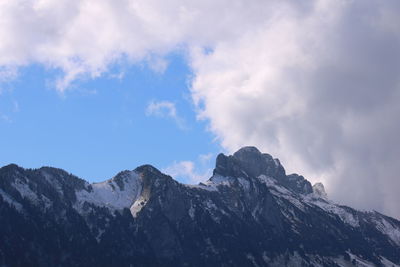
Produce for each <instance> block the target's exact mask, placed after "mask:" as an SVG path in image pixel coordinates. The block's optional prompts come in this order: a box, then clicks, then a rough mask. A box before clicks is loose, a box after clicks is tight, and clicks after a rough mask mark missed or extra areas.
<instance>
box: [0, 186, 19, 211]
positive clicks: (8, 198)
mask: <svg viewBox="0 0 400 267" xmlns="http://www.w3.org/2000/svg"><path fill="white" fill-rule="evenodd" d="M0 195H1V196H2V197H3V200H4V201H5V202H7V203H8V204H10V205H11V206H13V207H15V209H17V210H18V211H19V212H21V211H22V209H23V208H22V205H21V204H20V203H18V202H17V201H15V200H14V199H13V198H12V197H11V196H10V195H9V194H7V193H6V192H4V191H3V190H1V189H0Z"/></svg>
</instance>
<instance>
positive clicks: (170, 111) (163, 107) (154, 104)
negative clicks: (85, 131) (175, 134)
mask: <svg viewBox="0 0 400 267" xmlns="http://www.w3.org/2000/svg"><path fill="white" fill-rule="evenodd" d="M146 115H147V116H156V117H160V118H169V119H172V120H173V121H174V122H175V123H176V125H177V126H178V127H179V128H180V129H182V130H186V129H187V126H186V124H185V120H184V119H183V118H181V117H180V116H179V115H178V112H177V109H176V106H175V103H173V102H170V101H151V102H150V103H149V104H148V105H147V108H146Z"/></svg>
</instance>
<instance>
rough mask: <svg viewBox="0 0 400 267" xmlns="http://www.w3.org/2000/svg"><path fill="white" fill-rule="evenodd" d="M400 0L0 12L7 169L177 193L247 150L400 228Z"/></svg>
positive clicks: (176, 1)
mask: <svg viewBox="0 0 400 267" xmlns="http://www.w3.org/2000/svg"><path fill="white" fill-rule="evenodd" d="M398 14H400V2H399V1H397V0H386V1H381V0H362V1H361V0H310V1H295V0H279V1H278V0H269V1H265V0H254V1H245V0H233V1H232V0H230V1H228V0H212V1H211V0H204V1H194V0H193V1H191V0H171V1H162V0H146V1H145V0H118V1H115V0H99V1H96V2H94V1H89V0H82V1H67V0H57V1H56V0H29V1H28V0H3V1H0V40H1V42H0V147H1V152H0V164H1V165H5V164H8V163H11V162H14V163H17V164H19V165H21V166H24V167H29V168H35V167H40V166H42V165H50V166H55V167H59V168H63V169H66V170H67V171H69V172H72V173H74V174H75V175H78V176H80V177H82V178H85V179H87V180H89V181H92V182H93V181H101V180H104V179H108V178H110V177H112V176H113V175H115V174H116V173H117V172H118V171H120V170H123V169H133V168H135V167H136V166H138V165H140V164H145V163H149V164H152V165H154V166H156V167H157V168H159V169H161V170H163V171H165V172H166V173H169V174H171V175H173V176H174V177H176V179H178V180H180V181H182V182H185V183H197V182H199V181H203V180H205V179H207V178H208V177H209V175H210V174H211V169H212V167H213V164H214V160H215V157H216V155H217V154H218V153H220V152H224V153H228V154H229V153H232V152H234V151H236V150H237V149H239V148H240V147H241V146H245V145H254V146H257V147H258V148H259V149H260V150H261V151H263V152H267V153H269V154H271V155H273V156H274V157H277V158H279V159H280V160H281V162H282V163H283V165H284V166H285V167H286V169H287V172H289V173H290V172H296V173H300V174H303V175H304V176H305V177H306V178H307V179H309V180H310V181H311V182H313V183H314V182H319V181H321V182H323V183H324V184H325V187H326V190H327V192H328V195H329V196H330V197H331V198H332V199H333V200H335V201H337V202H339V203H343V204H347V205H351V206H354V207H356V208H359V209H365V210H372V209H375V210H378V211H381V212H384V213H386V214H389V215H392V216H396V217H397V218H400V205H398V203H400V194H399V189H400V177H399V173H400V164H399V159H400V143H399V141H398V140H399V138H398V136H400V105H399V103H400V75H399V74H400V27H399V26H398V25H400V16H399V15H398Z"/></svg>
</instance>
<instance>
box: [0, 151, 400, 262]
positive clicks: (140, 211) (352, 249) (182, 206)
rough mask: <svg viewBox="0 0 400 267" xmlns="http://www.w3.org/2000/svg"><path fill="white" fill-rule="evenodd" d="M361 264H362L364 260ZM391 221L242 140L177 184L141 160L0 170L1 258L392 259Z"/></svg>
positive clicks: (395, 231)
mask: <svg viewBox="0 0 400 267" xmlns="http://www.w3.org/2000/svg"><path fill="white" fill-rule="evenodd" d="M368 264H369V265H368ZM396 264H397V265H400V222H399V221H397V220H396V219H393V218H390V217H387V216H384V215H382V214H380V213H377V212H361V211H357V210H354V209H352V208H349V207H346V206H340V205H337V204H335V203H333V202H332V201H330V200H328V199H327V196H326V193H325V191H324V188H323V185H322V184H316V185H314V186H313V187H312V186H311V184H310V183H309V182H308V181H307V180H306V179H304V177H302V176H300V175H297V174H290V175H286V173H285V169H284V168H283V166H282V165H281V164H280V162H279V160H277V159H274V158H272V156H270V155H268V154H263V153H261V152H259V151H258V150H257V149H256V148H254V147H244V148H242V149H240V150H239V151H237V152H236V153H234V154H233V155H232V156H225V155H223V154H220V155H218V157H217V162H216V168H215V170H214V174H213V176H212V177H211V178H210V179H209V180H208V181H207V182H205V183H201V184H199V185H184V184H181V183H178V182H177V181H175V180H173V179H172V178H171V177H170V176H167V175H165V174H163V173H161V172H160V171H158V170H157V169H156V168H154V167H152V166H150V165H144V166H141V167H138V168H136V169H135V170H133V171H124V172H121V173H119V174H117V175H116V176H115V177H114V178H112V179H110V180H107V181H104V182H101V183H94V184H89V183H87V182H86V181H84V180H82V179H79V178H77V177H75V176H73V175H71V174H68V173H67V172H65V171H63V170H60V169H55V168H49V167H44V168H40V169H35V170H32V169H23V168H20V167H18V166H16V165H8V166H5V167H3V168H1V169H0V265H4V266H357V265H358V266H397V265H396Z"/></svg>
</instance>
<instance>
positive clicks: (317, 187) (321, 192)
mask: <svg viewBox="0 0 400 267" xmlns="http://www.w3.org/2000/svg"><path fill="white" fill-rule="evenodd" d="M312 189H313V193H314V195H315V196H316V197H320V198H322V199H328V195H327V194H326V192H325V188H324V185H323V184H322V183H316V184H314V185H313V187H312Z"/></svg>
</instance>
